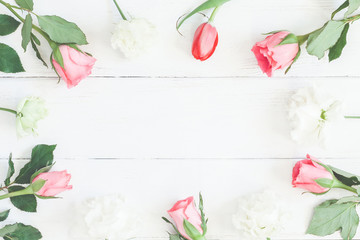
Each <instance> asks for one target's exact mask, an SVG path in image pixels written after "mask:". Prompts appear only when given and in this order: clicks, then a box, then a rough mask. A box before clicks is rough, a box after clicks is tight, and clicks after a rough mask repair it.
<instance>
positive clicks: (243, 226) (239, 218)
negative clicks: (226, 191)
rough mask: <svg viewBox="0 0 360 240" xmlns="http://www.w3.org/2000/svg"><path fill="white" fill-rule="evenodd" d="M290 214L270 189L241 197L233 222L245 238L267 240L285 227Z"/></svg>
mask: <svg viewBox="0 0 360 240" xmlns="http://www.w3.org/2000/svg"><path fill="white" fill-rule="evenodd" d="M287 218H288V214H285V211H284V210H283V209H282V208H281V204H280V201H279V199H278V196H277V195H276V194H275V193H273V192H270V191H265V192H263V193H258V194H253V195H250V196H246V197H243V198H240V199H239V201H238V210H237V212H236V214H234V215H233V224H234V226H235V228H236V229H238V230H239V232H240V233H241V234H242V235H244V237H245V238H244V239H246V240H248V239H254V240H266V239H267V238H270V237H272V236H273V235H275V234H277V233H278V232H279V231H280V230H282V229H284V224H285V222H286V220H287Z"/></svg>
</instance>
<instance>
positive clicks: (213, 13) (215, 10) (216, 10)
mask: <svg viewBox="0 0 360 240" xmlns="http://www.w3.org/2000/svg"><path fill="white" fill-rule="evenodd" d="M219 8H220V6H218V7H216V8H215V9H214V11H213V12H212V13H211V16H210V18H209V22H213V21H214V18H215V16H216V14H217V12H218V11H219Z"/></svg>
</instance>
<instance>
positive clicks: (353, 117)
mask: <svg viewBox="0 0 360 240" xmlns="http://www.w3.org/2000/svg"><path fill="white" fill-rule="evenodd" d="M344 118H346V119H360V116H344Z"/></svg>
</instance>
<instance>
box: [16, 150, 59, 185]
mask: <svg viewBox="0 0 360 240" xmlns="http://www.w3.org/2000/svg"><path fill="white" fill-rule="evenodd" d="M55 148H56V145H37V146H35V147H34V148H33V150H32V153H31V160H30V162H28V163H27V164H25V166H24V167H23V168H22V169H21V170H20V173H19V176H18V177H17V178H16V179H15V182H16V183H20V184H27V183H30V179H31V176H32V175H33V174H34V173H35V172H36V171H38V170H40V169H42V168H44V167H47V166H50V165H52V164H53V161H54V150H55Z"/></svg>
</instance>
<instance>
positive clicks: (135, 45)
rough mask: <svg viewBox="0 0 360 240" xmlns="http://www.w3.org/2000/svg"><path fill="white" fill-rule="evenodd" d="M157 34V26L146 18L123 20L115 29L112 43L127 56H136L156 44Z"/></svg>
mask: <svg viewBox="0 0 360 240" xmlns="http://www.w3.org/2000/svg"><path fill="white" fill-rule="evenodd" d="M156 36H157V31H156V27H155V26H154V25H152V24H151V23H150V22H148V21H147V20H146V19H143V18H133V19H131V20H128V21H127V20H121V21H120V22H119V23H118V24H117V25H116V27H115V29H114V33H113V35H112V37H111V45H112V47H113V48H114V49H120V50H121V51H122V52H123V53H124V55H125V56H126V57H127V58H135V57H138V56H139V55H141V54H142V53H143V52H145V51H147V50H148V49H149V48H150V47H151V46H153V45H154V43H155V41H156Z"/></svg>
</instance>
